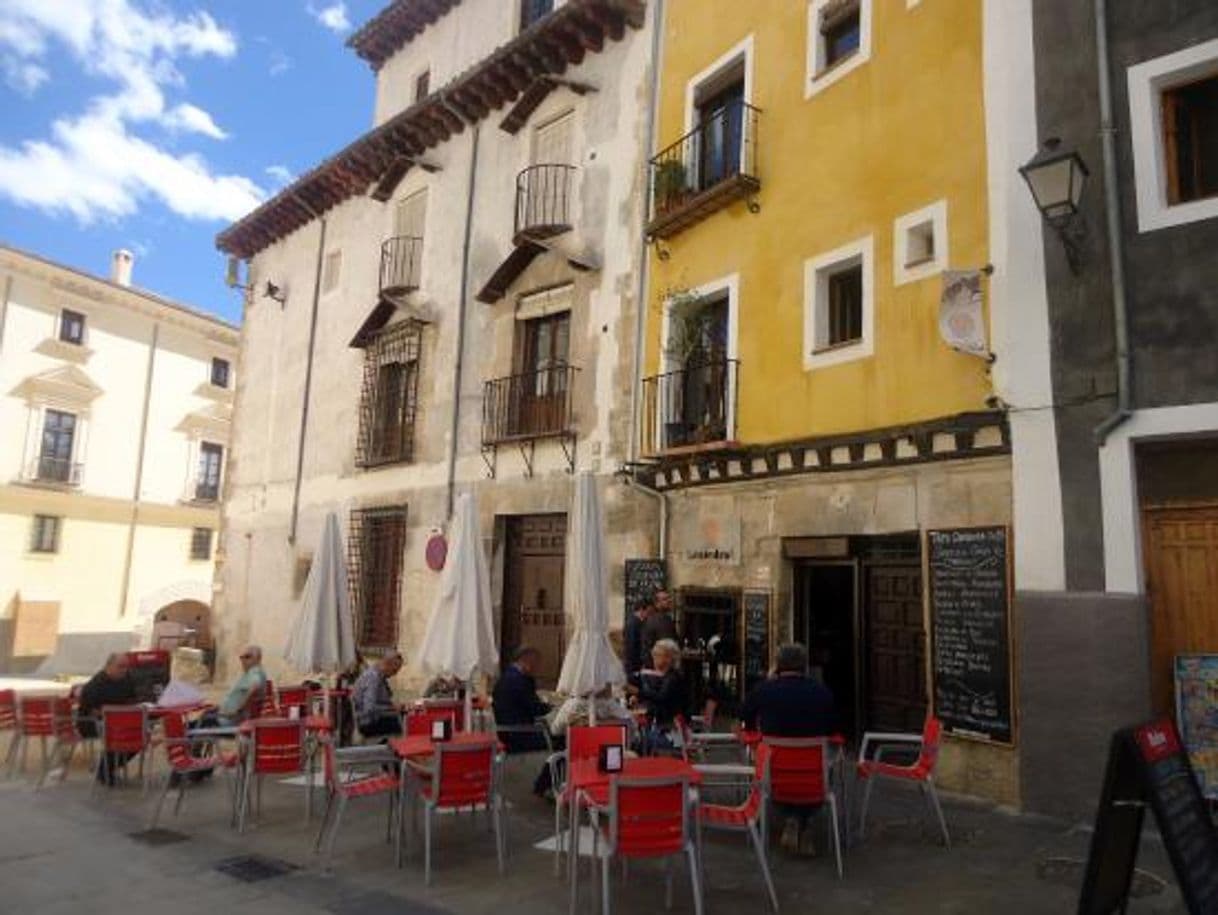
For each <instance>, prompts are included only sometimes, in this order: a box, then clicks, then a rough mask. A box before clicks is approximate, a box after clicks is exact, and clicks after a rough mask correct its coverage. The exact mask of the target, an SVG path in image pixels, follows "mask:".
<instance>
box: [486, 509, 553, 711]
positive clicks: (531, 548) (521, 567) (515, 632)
mask: <svg viewBox="0 0 1218 915" xmlns="http://www.w3.org/2000/svg"><path fill="white" fill-rule="evenodd" d="M566 545H567V516H566V515H524V516H520V517H513V518H510V519H508V542H507V557H506V560H507V565H506V569H505V574H504V586H503V591H504V599H503V616H502V620H501V623H500V640H499V644H500V645H501V646H502V647H503V655H504V663H507V662H509V661H510V659H511V653H512V652H513V651H515V649H516V648H518V647H520V646H521V645H531V646H532V647H534V648H536V649H537V650H538V651H539V652H540V653H541V662H540V665H539V667H538V671H537V685H538V687H539V688H541V689H553V688H554V686H555V685H556V684H557V683H558V673H559V671H560V670H561V669H562V659H563V652H564V651H565V650H566V641H565V631H564V627H565V618H564V616H563V575H564V568H563V566H564V563H565V560H566Z"/></svg>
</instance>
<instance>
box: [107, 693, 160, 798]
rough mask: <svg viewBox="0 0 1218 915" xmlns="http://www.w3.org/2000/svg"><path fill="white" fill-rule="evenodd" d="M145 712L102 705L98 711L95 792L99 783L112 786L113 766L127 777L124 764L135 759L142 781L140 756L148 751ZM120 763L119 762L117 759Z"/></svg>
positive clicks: (142, 769) (137, 708)
mask: <svg viewBox="0 0 1218 915" xmlns="http://www.w3.org/2000/svg"><path fill="white" fill-rule="evenodd" d="M148 733H149V728H148V712H147V710H146V709H145V708H144V707H143V706H139V705H106V706H103V707H102V710H101V738H100V739H101V750H102V752H101V753H100V754H98V760H97V781H95V782H94V788H95V789H96V788H97V787H98V786H99V785H101V784H102V783H103V782H110V783H112V782H113V780H114V775H115V773H114V772H112V771H110V770H111V768H112V767H113V766H117V767H118V768H120V769H122V772H123V777H124V778H126V776H127V763H129V762H130V761H131V759H132V758H136V757H138V759H139V764H140V782H141V784H142V785H143V786H144V787H145V788H146V787H147V784H146V783H145V782H144V757H145V755H146V753H147V750H148ZM120 758H121V759H122V762H119V759H120Z"/></svg>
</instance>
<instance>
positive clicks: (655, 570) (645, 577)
mask: <svg viewBox="0 0 1218 915" xmlns="http://www.w3.org/2000/svg"><path fill="white" fill-rule="evenodd" d="M667 587H668V569H667V567H666V566H665V565H664V560H663V559H627V560H626V585H625V589H624V590H625V594H626V612H625V613H624V614H623V617H622V618H623V619H626V618H627V617H629V616H630V614H632V613H634V611H635V610H638V609H639V607H641V606H643V604H645V603H646V602H647V600H648V598H650V597H651V595H652V594H653V593H655V592H656V591H663V590H664V589H665V588H667Z"/></svg>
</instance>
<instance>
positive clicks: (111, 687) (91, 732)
mask: <svg viewBox="0 0 1218 915" xmlns="http://www.w3.org/2000/svg"><path fill="white" fill-rule="evenodd" d="M134 702H135V682H134V681H133V680H132V679H131V677H130V676H129V675H128V671H127V656H126V655H125V654H122V653H118V652H116V653H115V654H112V655H110V656H109V657H108V658H106V666H105V667H103V668H102V669H101V670H99V671H98V672H97V673H95V674H94V675H93V677H92V678H91V679H90V680H89V682H88V683H86V684H85V685H84V686H83V687H82V688H81V690H80V708H79V710H78V712H77V715H78V717H77V722H76V729H77V730H78V731H79V732H80V736H81V737H85V738H89V739H92V738H96V737H99V736H100V730H99V728H98V721H99V719H100V718H101V710H102V708H103V707H104V706H107V705H131V704H132V703H134ZM130 758H131V754H130V753H107V754H106V755H105V757H104V758H103V764H102V765H101V766H98V769H97V780H98V781H99V782H102V783H103V784H108V785H111V786H113V785H114V773H115V771H116V770H118V769H121V768H122V767H123V766H125V765H126V764H127V760H129V759H130Z"/></svg>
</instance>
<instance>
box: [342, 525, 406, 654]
mask: <svg viewBox="0 0 1218 915" xmlns="http://www.w3.org/2000/svg"><path fill="white" fill-rule="evenodd" d="M405 549H406V506H404V505H403V506H398V507H394V508H364V509H356V510H355V511H353V512H351V529H350V531H349V533H348V536H347V571H348V575H347V577H348V584H349V587H350V591H351V609H352V611H353V612H354V614H355V631H356V641H357V642H358V643H359V646H360V648H361V649H365V648H394V647H396V646H397V641H398V620H399V618H400V616H401V581H402V564H403V557H404V555H405Z"/></svg>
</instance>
